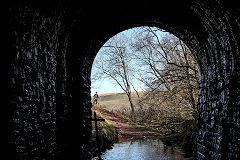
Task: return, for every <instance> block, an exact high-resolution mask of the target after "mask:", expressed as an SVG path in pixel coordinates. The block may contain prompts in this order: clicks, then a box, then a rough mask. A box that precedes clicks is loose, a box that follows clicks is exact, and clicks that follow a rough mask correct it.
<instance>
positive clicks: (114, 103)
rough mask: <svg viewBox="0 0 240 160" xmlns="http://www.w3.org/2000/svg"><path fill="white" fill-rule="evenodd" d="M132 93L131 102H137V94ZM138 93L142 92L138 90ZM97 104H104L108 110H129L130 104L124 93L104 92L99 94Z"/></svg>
mask: <svg viewBox="0 0 240 160" xmlns="http://www.w3.org/2000/svg"><path fill="white" fill-rule="evenodd" d="M132 94H133V97H132V99H133V103H134V104H135V105H136V104H137V94H136V93H135V92H133V93H132ZM139 94H140V95H142V94H143V92H139ZM99 104H100V105H103V106H105V107H106V108H107V109H108V110H110V111H127V112H128V111H129V110H130V104H129V101H128V97H127V95H126V93H106V94H100V95H99Z"/></svg>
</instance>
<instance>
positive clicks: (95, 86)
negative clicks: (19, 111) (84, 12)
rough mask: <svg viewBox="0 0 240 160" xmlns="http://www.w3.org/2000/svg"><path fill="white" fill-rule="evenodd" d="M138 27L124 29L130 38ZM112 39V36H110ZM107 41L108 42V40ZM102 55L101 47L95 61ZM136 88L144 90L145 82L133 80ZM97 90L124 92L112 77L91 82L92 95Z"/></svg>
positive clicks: (100, 92) (161, 33)
mask: <svg viewBox="0 0 240 160" xmlns="http://www.w3.org/2000/svg"><path fill="white" fill-rule="evenodd" d="M137 29H138V27H136V28H132V29H128V30H125V31H123V33H124V34H125V35H126V36H127V37H128V38H129V37H130V38H131V37H134V36H133V35H134V34H136V31H137ZM165 33H166V32H159V34H160V35H161V36H163V35H164V34H165ZM110 39H111V38H110ZM106 43H107V42H106ZM101 56H102V50H101V49H100V50H99V52H98V54H97V56H96V57H95V60H94V63H96V59H98V58H100V57H101ZM94 70H95V67H94V65H93V67H92V73H93V72H94ZM92 78H93V74H92V75H91V79H92ZM133 84H134V86H135V88H136V90H138V91H142V90H143V89H144V84H143V83H141V82H138V81H134V82H133ZM95 92H98V94H105V93H121V92H124V91H123V90H122V89H121V87H120V86H119V85H118V84H116V82H114V80H112V79H110V78H104V79H103V78H102V79H101V80H98V81H93V80H92V84H91V95H94V94H95Z"/></svg>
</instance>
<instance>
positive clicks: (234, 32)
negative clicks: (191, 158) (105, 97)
mask: <svg viewBox="0 0 240 160" xmlns="http://www.w3.org/2000/svg"><path fill="white" fill-rule="evenodd" d="M42 3H43V2H42V1H41V2H40V1H37V2H36V3H34V4H33V3H31V2H28V1H26V2H25V3H23V4H19V3H18V2H15V3H14V5H12V4H10V5H9V6H8V7H9V10H8V12H9V15H8V16H9V17H10V21H7V23H8V24H10V27H9V29H8V34H9V35H8V39H9V41H8V42H9V43H10V44H8V45H6V49H7V50H10V56H9V55H8V56H7V58H6V59H7V60H8V61H9V62H8V67H9V68H10V69H9V70H8V71H9V73H8V74H7V76H6V77H7V78H8V80H7V82H9V81H11V82H9V83H8V88H7V89H8V90H11V92H8V94H7V95H8V97H11V98H12V97H13V99H11V98H6V100H9V101H8V102H7V104H8V106H9V108H8V109H7V113H8V120H9V121H11V124H10V126H11V127H10V128H9V130H8V132H9V133H11V135H12V134H14V136H15V137H14V138H15V139H14V138H13V139H11V138H10V139H11V145H10V146H9V147H8V148H9V150H10V153H14V155H16V156H18V157H19V156H20V155H21V156H23V158H24V156H30V157H35V158H36V157H40V158H41V157H42V158H43V157H45V156H46V155H48V157H54V156H56V155H60V156H57V157H58V158H59V159H64V158H65V159H67V158H68V159H69V157H76V156H77V157H82V158H83V159H86V157H89V156H90V155H91V153H90V152H89V149H90V145H89V139H90V135H89V133H90V129H91V126H90V123H89V118H90V115H91V101H90V84H91V82H90V72H91V66H92V63H93V60H94V57H95V55H96V54H97V51H98V50H99V49H100V47H101V46H102V45H103V44H104V42H105V41H106V40H108V39H109V38H110V37H112V36H113V35H114V34H116V33H118V32H120V31H123V30H125V29H128V28H132V27H137V26H142V25H145V26H146V25H147V26H156V27H158V28H163V29H164V30H167V31H169V32H171V33H173V34H174V35H176V36H177V37H179V38H180V39H182V40H183V41H184V42H185V43H186V44H187V45H188V47H189V48H190V49H191V51H192V53H193V54H194V55H195V57H196V60H197V62H198V64H199V68H200V72H201V75H200V82H199V83H200V90H199V104H198V111H199V117H198V129H199V131H198V159H234V158H235V159H238V158H239V157H240V155H239V153H240V151H239V148H240V141H239V139H240V137H239V135H240V133H239V132H240V126H239V122H240V118H239V117H240V116H239V115H240V112H239V105H240V96H239V95H240V79H239V77H240V58H239V57H240V55H239V47H240V32H239V30H240V17H239V8H237V5H236V4H235V3H234V2H230V1H226V0H220V1H219V0H214V1H207V0H194V1H184V2H180V1H173V0H169V1H162V2H158V3H157V2H155V1H151V0H141V1H131V2H128V1H124V0H123V1H116V3H111V2H110V1H109V2H108V1H106V2H95V3H90V2H85V1H84V2H81V3H77V2H76V1H74V0H70V1H64V0H62V1H60V2H55V1H53V2H52V1H51V2H48V1H46V4H47V5H48V6H49V7H48V8H46V5H43V4H42ZM56 3H57V4H58V5H56ZM159 6H161V9H159V8H158V7H159ZM165 6H170V7H171V9H172V12H171V11H169V8H168V7H165ZM173 11H174V12H173ZM183 17H184V18H183ZM29 26H31V27H29ZM49 48H50V49H49ZM40 51H41V52H42V53H44V54H45V53H46V55H45V57H50V58H44V59H41V58H39V59H34V58H35V55H37V54H39V52H40ZM55 52H58V53H61V54H58V55H56V54H51V53H55ZM33 53H34V54H35V55H34V54H33ZM14 57H15V58H14ZM22 57H23V58H22ZM33 60H36V63H35V62H34V63H32V64H31V63H29V64H28V66H27V67H26V68H25V66H26V62H29V61H30V62H32V61H33ZM16 62H18V63H16ZM42 62H44V63H46V64H50V63H52V62H54V63H56V62H57V63H56V66H57V67H56V70H55V68H54V66H53V69H52V70H51V68H46V67H45V65H42ZM35 64H39V65H42V68H41V69H43V72H41V73H40V72H39V70H37V69H36V68H37V67H38V66H35ZM25 71H29V72H31V73H38V74H40V75H41V74H43V75H45V74H44V73H47V72H50V71H51V74H49V75H51V77H47V76H46V77H45V78H46V83H48V82H49V83H50V82H51V83H52V88H51V87H50V90H49V88H47V87H45V86H43V88H42V89H41V90H40V91H42V92H41V93H40V98H42V99H39V101H40V102H42V101H43V102H44V103H43V104H44V105H45V104H47V105H48V106H51V109H53V110H48V109H46V107H45V106H44V107H45V108H44V109H42V110H41V109H40V111H39V110H36V112H40V113H41V114H42V112H44V114H43V115H44V116H48V117H49V116H50V117H51V116H53V118H50V120H51V122H52V123H50V124H54V125H50V126H49V125H48V124H49V123H46V124H45V123H44V121H47V118H46V117H44V118H42V119H36V120H34V121H33V120H32V119H31V118H34V116H36V115H33V113H31V115H32V116H30V118H25V117H21V116H19V113H21V112H22V110H24V109H26V108H27V107H32V108H33V107H35V106H39V107H42V103H40V104H41V105H39V104H38V103H39V101H38V100H37V99H36V101H31V99H30V100H29V99H25V98H22V96H23V94H25V93H24V92H22V91H20V90H21V89H22V88H24V86H25V88H24V89H26V87H28V88H27V89H28V90H29V91H32V95H34V94H35V89H36V88H37V89H39V87H41V86H37V85H35V84H33V83H32V82H33V81H34V80H31V81H29V79H28V77H19V76H18V73H20V72H22V73H24V74H25V73H27V72H25ZM44 71H45V72H44ZM62 73H66V74H65V75H66V76H67V78H66V79H64V76H65V75H64V74H62ZM36 75H37V74H36ZM36 75H35V74H32V75H31V76H32V77H35V76H36ZM52 77H54V78H52ZM37 78H38V79H39V77H37ZM37 78H36V79H37ZM19 79H20V80H21V81H19ZM63 79H64V80H63ZM54 81H55V82H56V84H57V85H56V86H55V83H54ZM18 84H23V85H18ZM26 84H27V85H26ZM63 84H66V85H67V87H66V88H67V90H63V88H65V87H60V86H64V85H63ZM54 87H55V88H56V90H55V89H54ZM50 91H51V92H53V93H49V92H50ZM46 93H48V95H56V97H54V96H51V98H52V99H51V100H49V99H48V98H46V96H45V95H46ZM28 94H29V92H28ZM66 95H68V96H66ZM38 96H39V95H38ZM44 97H45V98H44ZM63 97H65V98H66V97H67V98H66V99H67V100H66V101H65V100H63ZM32 98H34V97H33V96H32ZM55 98H56V101H55ZM46 99H47V100H49V103H46ZM50 102H51V103H50ZM52 102H53V103H52ZM65 111H67V112H65ZM20 115H21V114H20ZM79 115H81V116H79ZM12 117H13V118H12ZM19 117H20V118H19ZM23 119H24V120H23ZM30 119H31V120H30ZM45 119H46V120H45ZM15 120H18V122H19V121H20V122H23V123H18V124H20V125H16V126H15V123H16V122H15ZM25 122H26V123H25ZM28 123H29V124H30V123H32V124H34V125H35V124H36V126H35V127H36V129H35V130H34V129H33V131H36V132H38V131H40V132H41V133H44V132H46V135H47V136H49V135H50V136H49V138H50V140H49V141H48V140H46V139H44V137H38V136H36V133H35V134H33V135H32V136H33V139H34V138H42V139H41V142H40V141H39V142H32V141H31V139H29V138H28V137H27V134H25V130H27V129H22V128H24V125H22V124H28ZM49 127H50V128H49ZM51 127H52V128H51ZM28 129H29V132H26V133H32V132H33V131H32V129H31V128H28ZM48 133H49V134H48ZM19 139H21V140H22V141H19ZM49 142H51V143H49ZM35 143H36V144H35ZM38 143H39V145H40V146H41V147H42V148H40V147H39V146H38ZM49 144H53V145H49ZM46 146H48V147H50V151H49V150H45V149H44V147H46ZM16 148H17V149H16ZM60 157H61V158H60ZM18 159H21V158H18Z"/></svg>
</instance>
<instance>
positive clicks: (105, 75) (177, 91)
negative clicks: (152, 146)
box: [91, 26, 199, 156]
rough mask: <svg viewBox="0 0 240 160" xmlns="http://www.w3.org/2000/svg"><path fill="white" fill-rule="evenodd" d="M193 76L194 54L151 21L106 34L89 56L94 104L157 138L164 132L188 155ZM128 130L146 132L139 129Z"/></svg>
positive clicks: (193, 133)
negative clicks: (94, 52) (91, 57)
mask: <svg viewBox="0 0 240 160" xmlns="http://www.w3.org/2000/svg"><path fill="white" fill-rule="evenodd" d="M198 76H199V72H198V66H197V64H196V61H195V58H194V57H193V55H192V53H191V51H190V49H189V48H188V47H187V46H186V44H184V43H183V41H181V40H180V39H178V38H177V37H175V36H174V35H172V34H170V33H168V32H166V31H164V30H161V29H159V28H156V27H149V26H140V27H135V28H130V29H128V30H125V31H122V32H120V33H118V34H116V35H115V36H113V37H112V38H110V39H109V40H108V41H107V42H106V43H105V44H104V45H103V46H102V48H101V49H100V50H99V51H98V53H97V55H96V57H95V59H94V62H93V67H92V72H91V81H92V83H91V97H92V98H91V100H92V104H93V110H94V111H97V113H98V114H100V115H102V114H101V113H104V111H103V110H107V111H108V112H112V114H111V115H112V116H113V117H112V118H111V117H109V116H107V121H109V120H108V119H109V118H110V119H113V118H114V117H115V114H116V115H118V116H120V117H125V120H128V121H129V122H131V123H134V124H137V125H140V126H142V127H145V128H147V129H149V130H152V131H155V132H158V133H161V134H162V135H161V134H159V138H160V137H161V138H162V136H163V135H165V136H167V137H168V138H165V141H166V143H168V144H169V142H170V141H172V142H171V144H172V145H175V144H177V143H178V144H181V145H182V148H184V147H185V148H184V149H185V151H188V156H193V154H195V156H196V135H197V124H196V122H197V107H196V106H197V101H198ZM134 78H135V79H134ZM113 83H114V84H113ZM163 97H164V98H163ZM103 116H104V115H103ZM105 116H106V115H105ZM116 121H117V120H116ZM119 121H121V120H119ZM110 122H111V121H110ZM112 123H113V124H114V126H115V127H116V126H117V127H118V129H119V130H121V131H122V130H124V129H122V128H121V125H119V124H118V125H117V124H116V123H118V122H112ZM180 126H181V127H180ZM188 127H189V128H188ZM130 128H131V126H130ZM180 130H181V133H180ZM121 131H120V132H121ZM142 132H143V133H144V132H145V131H144V130H143V131H142ZM187 132H188V134H189V135H184V133H187ZM189 132H190V133H189ZM120 134H126V133H120ZM141 135H142V137H141ZM149 135H150V134H149ZM173 135H174V136H173ZM128 136H131V138H132V140H133V139H135V138H136V137H137V138H143V137H148V135H144V134H141V131H140V132H139V135H138V136H136V135H128ZM135 136H136V137H135ZM150 137H151V136H150ZM186 137H192V138H191V139H189V138H186ZM122 138H123V139H124V137H122ZM120 139H121V138H120ZM173 139H175V142H174V141H173ZM180 139H181V141H180ZM111 145H112V144H111ZM193 151H194V152H195V153H193ZM136 154H137V153H136Z"/></svg>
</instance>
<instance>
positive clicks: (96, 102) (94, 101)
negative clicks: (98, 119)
mask: <svg viewBox="0 0 240 160" xmlns="http://www.w3.org/2000/svg"><path fill="white" fill-rule="evenodd" d="M93 103H94V104H98V94H97V92H96V93H95V94H94V96H93Z"/></svg>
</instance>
